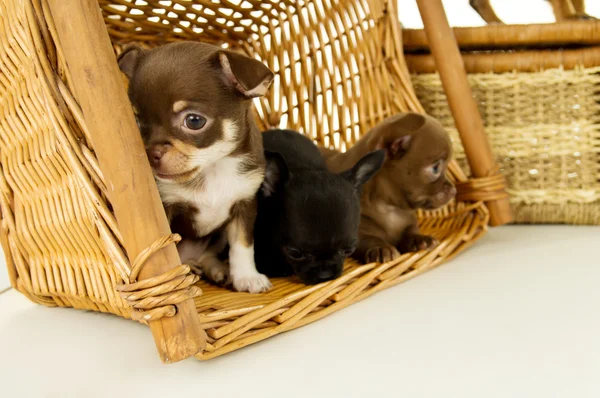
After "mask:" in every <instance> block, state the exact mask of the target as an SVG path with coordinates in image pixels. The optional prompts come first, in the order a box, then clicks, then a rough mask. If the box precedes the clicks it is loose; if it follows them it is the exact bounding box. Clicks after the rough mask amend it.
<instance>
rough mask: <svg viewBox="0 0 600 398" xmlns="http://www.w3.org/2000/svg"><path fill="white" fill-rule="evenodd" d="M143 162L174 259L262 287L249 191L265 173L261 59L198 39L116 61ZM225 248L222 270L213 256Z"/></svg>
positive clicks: (265, 74) (222, 278) (240, 286)
mask: <svg viewBox="0 0 600 398" xmlns="http://www.w3.org/2000/svg"><path fill="white" fill-rule="evenodd" d="M119 66H120V68H121V70H122V71H123V72H124V73H125V75H127V77H128V78H129V97H130V99H131V102H132V105H133V107H134V111H135V113H136V117H137V120H138V124H139V127H140V132H141V134H142V138H143V140H144V144H145V146H146V151H147V154H148V159H149V160H150V164H151V166H152V170H153V172H154V175H155V177H156V183H157V185H158V189H159V192H160V195H161V199H162V201H163V204H164V206H165V210H166V213H167V216H168V217H169V221H170V223H171V228H172V229H173V231H174V232H177V233H179V234H181V235H182V237H183V241H182V242H181V243H180V244H179V245H178V249H179V253H180V256H181V260H182V262H187V263H190V265H196V266H197V267H199V268H200V270H201V271H202V273H204V275H205V276H207V277H208V278H209V279H212V280H213V281H215V282H218V283H228V282H229V281H231V282H232V283H233V287H234V288H235V290H238V291H248V292H251V293H257V292H262V291H265V290H267V289H268V288H269V287H270V286H271V284H270V282H269V280H268V278H267V277H266V276H264V275H262V274H260V273H258V271H257V270H256V266H255V264H254V240H253V228H254V221H255V218H256V205H257V204H256V192H257V191H258V189H259V187H260V185H261V183H262V181H263V177H264V170H265V159H264V155H263V147H262V138H261V136H260V132H259V130H258V128H257V126H256V125H255V122H254V117H253V113H252V101H251V99H252V98H254V97H258V96H261V95H263V94H264V93H265V91H266V90H267V88H268V86H269V84H270V83H271V81H272V79H273V73H272V72H271V71H270V70H269V69H268V68H267V67H266V66H264V65H263V64H262V63H260V62H258V61H256V60H253V59H251V58H248V57H246V56H243V55H240V54H237V53H233V52H228V51H224V50H222V49H221V48H219V47H215V46H212V45H209V44H204V43H197V42H183V43H177V44H168V45H165V46H162V47H158V48H155V49H153V50H148V51H146V50H142V49H141V48H139V47H136V46H133V47H129V48H128V49H126V50H125V51H124V52H123V53H122V54H121V55H120V56H119ZM227 243H229V247H230V250H229V267H227V266H226V265H225V264H224V263H222V262H221V261H220V260H219V258H218V255H219V254H220V253H221V252H222V251H223V250H224V249H225V247H226V245H227Z"/></svg>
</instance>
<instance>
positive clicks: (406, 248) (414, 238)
mask: <svg viewBox="0 0 600 398" xmlns="http://www.w3.org/2000/svg"><path fill="white" fill-rule="evenodd" d="M439 244H440V242H439V241H438V240H437V239H436V238H434V237H433V236H428V235H417V234H415V235H412V234H411V235H406V236H404V238H402V242H400V244H399V245H398V248H399V249H400V251H401V252H402V253H408V252H418V251H421V250H428V249H433V248H434V247H436V246H437V245H439Z"/></svg>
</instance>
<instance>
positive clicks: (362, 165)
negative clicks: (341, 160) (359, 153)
mask: <svg viewBox="0 0 600 398" xmlns="http://www.w3.org/2000/svg"><path fill="white" fill-rule="evenodd" d="M384 160H385V151H384V150H383V149H379V150H376V151H373V152H369V153H367V154H366V155H365V156H363V157H362V158H361V159H360V160H359V161H358V162H356V164H355V165H354V167H352V168H351V169H350V170H347V171H344V172H343V173H342V174H341V175H342V176H343V177H344V178H346V179H348V180H350V181H351V182H352V183H353V184H354V186H355V187H356V188H357V189H358V188H360V187H361V186H362V185H363V184H364V183H365V182H367V181H368V180H369V179H370V178H371V177H373V176H374V175H375V173H377V172H378V171H379V169H380V168H381V166H382V165H383V161H384Z"/></svg>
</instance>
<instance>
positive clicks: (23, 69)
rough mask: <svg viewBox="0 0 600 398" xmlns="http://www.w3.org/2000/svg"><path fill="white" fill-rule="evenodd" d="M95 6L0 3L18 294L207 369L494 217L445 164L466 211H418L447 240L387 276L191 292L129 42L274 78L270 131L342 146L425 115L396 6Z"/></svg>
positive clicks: (2, 115) (0, 111) (399, 277)
mask: <svg viewBox="0 0 600 398" xmlns="http://www.w3.org/2000/svg"><path fill="white" fill-rule="evenodd" d="M99 5H100V8H99V7H98V3H97V2H95V1H94V0H0V144H1V147H0V160H1V167H2V169H1V170H0V205H1V209H2V213H1V216H2V218H1V224H0V228H1V230H0V232H1V233H0V238H1V241H2V247H3V250H4V253H5V255H6V258H7V264H8V271H9V275H10V279H11V283H12V285H13V286H14V287H15V288H16V289H17V290H18V291H20V292H21V293H23V294H24V295H25V296H27V297H28V298H29V299H30V300H32V301H34V302H36V303H39V304H43V305H46V306H60V307H73V308H79V309H85V310H92V311H101V312H109V313H113V314H117V315H120V316H122V317H126V318H133V319H135V320H139V321H142V322H144V323H148V325H149V326H150V328H151V330H152V333H153V336H154V339H155V342H156V345H157V349H158V351H159V354H160V356H161V359H162V360H163V361H165V362H174V361H178V360H181V359H183V358H186V357H189V356H192V355H195V356H196V357H197V358H199V359H208V358H212V357H215V356H218V355H222V354H225V353H227V352H230V351H233V350H236V349H238V348H241V347H244V346H246V345H249V344H252V343H255V342H258V341H260V340H263V339H266V338H268V337H271V336H273V335H276V334H278V333H281V332H284V331H287V330H290V329H293V328H297V327H300V326H303V325H306V324H308V323H311V322H314V321H316V320H318V319H320V318H322V317H324V316H326V315H328V314H331V313H332V312H334V311H337V310H340V309H342V308H344V307H346V306H348V305H350V304H352V303H355V302H357V301H359V300H362V299H364V298H367V297H369V296H370V295H371V294H373V293H375V292H378V291H380V290H382V289H385V288H387V287H390V286H393V285H395V284H398V283H400V282H403V281H405V280H407V279H409V278H412V277H414V276H416V275H419V274H421V273H423V272H424V271H426V270H429V269H431V268H433V267H436V266H437V265H439V264H441V263H442V262H444V261H446V260H448V259H449V258H451V257H453V256H454V255H456V254H457V253H458V252H460V251H461V250H463V249H464V248H465V247H467V246H468V245H470V244H471V243H473V242H474V241H475V240H477V239H478V238H479V237H481V236H482V234H483V233H484V232H485V230H486V227H487V225H488V220H489V219H490V213H489V212H488V209H487V206H486V205H484V203H483V202H482V201H481V200H489V201H490V202H489V203H492V199H493V198H491V197H490V194H491V193H492V192H493V190H490V189H489V186H490V184H489V183H488V184H485V183H483V182H485V180H478V179H467V178H466V177H465V175H464V174H463V172H462V171H461V169H460V168H459V167H458V166H457V165H456V164H452V165H451V167H450V172H451V176H452V178H453V179H454V181H456V182H457V183H458V184H459V187H461V192H466V193H465V194H464V195H463V199H464V198H466V199H464V200H463V201H459V202H456V203H452V204H450V205H449V206H448V207H446V208H444V209H441V210H439V211H435V212H430V213H422V214H420V221H421V226H422V229H423V231H424V232H425V233H429V234H433V235H434V236H436V237H437V238H438V239H439V240H440V242H441V244H440V246H439V247H437V248H436V249H435V250H433V251H431V252H420V253H406V254H404V255H402V256H401V257H400V258H398V259H397V260H395V261H393V262H390V263H387V264H367V265H357V264H354V263H351V262H348V263H347V265H346V268H345V272H344V275H343V276H342V277H340V278H338V279H337V280H334V281H331V282H327V283H323V284H320V285H316V286H305V285H302V284H300V283H297V282H296V281H295V280H293V279H275V280H274V281H273V282H274V287H273V289H272V290H270V291H269V292H267V293H265V294H259V295H252V294H248V293H235V292H232V291H229V290H227V289H223V288H218V287H215V286H212V285H210V284H207V283H204V282H203V281H198V277H197V276H195V275H192V274H190V273H189V267H187V266H185V265H179V264H180V261H179V258H178V255H177V251H176V248H175V245H174V244H173V243H174V242H176V241H177V239H178V237H177V236H174V235H171V232H170V229H169V226H168V222H167V219H166V216H165V214H164V210H163V208H162V205H161V203H160V198H159V196H158V192H157V190H156V185H155V184H154V181H153V177H152V174H151V170H150V168H149V165H148V162H147V159H146V156H145V152H144V148H143V144H142V142H141V138H140V137H139V132H138V131H137V128H136V125H135V119H134V117H133V114H132V111H131V107H130V105H129V102H128V99H127V96H126V90H125V84H124V79H123V76H122V75H121V74H120V73H119V71H118V67H117V65H116V58H115V52H116V53H118V52H119V51H120V49H121V48H122V46H123V45H125V44H127V43H130V42H137V43H140V44H142V45H145V46H147V47H152V46H156V45H160V44H164V43H168V42H173V41H178V40H199V39H201V40H203V41H208V42H213V43H215V44H218V45H223V46H226V47H229V48H231V49H233V50H236V51H243V52H245V53H247V54H249V55H250V56H253V57H256V58H257V59H260V60H262V61H263V62H265V63H266V64H267V65H268V66H269V67H270V68H271V69H272V70H273V71H274V72H275V73H276V79H275V82H274V85H273V86H272V87H271V89H270V92H269V94H268V95H267V96H266V97H265V98H262V99H261V100H260V101H258V102H257V104H256V105H257V118H258V120H259V123H260V124H261V125H262V127H273V126H287V127H290V128H295V129H299V130H300V131H302V132H305V133H307V134H310V136H311V137H312V138H314V139H315V141H316V142H318V143H320V144H322V145H326V146H329V147H335V148H340V149H344V148H346V147H347V146H348V145H352V143H353V142H355V141H356V140H357V139H358V138H359V137H360V135H361V134H362V133H364V132H366V131H367V130H368V129H369V128H371V127H372V126H373V125H375V124H376V123H378V122H380V121H382V120H383V119H384V118H386V117H388V116H390V115H393V114H395V113H397V112H400V111H406V110H415V111H422V108H421V106H420V104H419V102H418V101H417V99H416V97H415V94H414V92H413V88H412V86H411V84H410V80H409V77H408V72H407V69H406V64H405V63H404V58H403V51H402V39H401V30H400V25H399V23H398V20H397V17H396V9H395V4H394V2H392V1H385V0H370V1H367V0H353V1H340V2H329V1H322V0H305V1H291V0H290V1H272V2H271V1H254V0H247V1H242V0H230V1H226V0H223V1H214V0H212V1H204V0H198V1H185V0H181V1H151V0H145V1H140V0H137V1H125V0H113V1H108V0H101V1H100V2H99ZM439 6H441V3H439ZM100 10H101V12H100ZM438 15H439V14H438ZM441 15H443V12H442V14H441ZM448 29H449V28H448ZM107 32H108V34H107ZM109 37H110V40H109ZM455 50H456V46H455ZM456 54H458V51H457V50H456ZM479 140H480V142H483V141H481V140H482V137H479ZM474 152H477V153H479V152H481V151H474ZM489 160H491V156H490V159H488V164H489ZM474 163H478V162H474ZM490 176H491V178H493V179H494V181H496V182H497V181H498V178H497V176H494V175H493V173H490ZM500 180H501V178H500ZM482 184H483V187H482ZM492 185H493V184H492ZM496 185H497V184H496ZM500 185H501V184H500ZM477 187H480V188H481V187H482V188H481V189H479V188H477ZM486 187H487V188H486ZM494 189H495V190H496V191H498V188H497V187H496V188H494ZM501 189H502V188H501V187H500V191H501ZM477 192H483V198H479V199H477ZM492 196H493V195H492ZM469 198H470V199H469ZM467 199H469V200H467ZM498 200H500V199H498ZM491 209H492V207H490V211H491ZM501 219H502V217H499V218H498V220H499V221H498V222H496V224H499V223H502V222H503V221H502V220H501ZM504 221H506V217H504Z"/></svg>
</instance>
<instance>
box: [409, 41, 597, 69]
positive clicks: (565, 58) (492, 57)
mask: <svg viewBox="0 0 600 398" xmlns="http://www.w3.org/2000/svg"><path fill="white" fill-rule="evenodd" d="M461 56H462V59H463V63H464V65H465V70H466V72H467V73H468V74H471V73H490V72H491V73H510V72H514V71H519V72H539V71H542V70H547V69H554V68H563V69H564V70H572V69H575V68H576V67H580V66H582V67H584V68H593V67H596V66H599V65H600V46H596V47H587V48H581V49H575V50H547V51H527V50H524V51H518V52H498V53H485V54H482V53H464V52H463V53H462V55H461ZM404 58H405V59H406V65H407V66H408V70H409V71H410V72H411V73H436V72H437V70H438V67H437V65H436V63H435V59H434V58H433V56H431V55H429V54H423V55H410V54H405V55H404Z"/></svg>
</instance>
